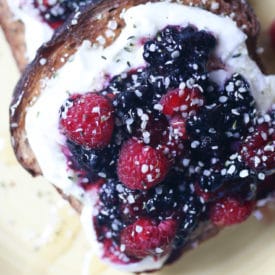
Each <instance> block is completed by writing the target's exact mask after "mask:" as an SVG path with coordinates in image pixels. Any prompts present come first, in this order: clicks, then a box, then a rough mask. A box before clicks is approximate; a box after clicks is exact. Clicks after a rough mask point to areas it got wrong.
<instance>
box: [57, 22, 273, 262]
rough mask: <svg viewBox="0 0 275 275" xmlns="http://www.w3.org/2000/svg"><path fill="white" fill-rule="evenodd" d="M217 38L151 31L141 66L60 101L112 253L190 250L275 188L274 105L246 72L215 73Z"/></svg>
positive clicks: (120, 257) (76, 162) (74, 160)
mask: <svg viewBox="0 0 275 275" xmlns="http://www.w3.org/2000/svg"><path fill="white" fill-rule="evenodd" d="M217 42H218V41H217V40H216V38H215V37H214V36H213V35H212V34H211V33H207V32H205V31H199V30H197V29H196V28H195V27H193V26H188V27H185V28H181V27H179V26H167V27H166V28H164V29H163V30H161V31H159V32H158V33H157V35H156V37H154V38H153V39H144V45H143V49H144V52H143V57H144V60H145V61H144V62H145V65H144V66H143V67H139V68H132V69H131V70H129V71H128V72H123V73H122V74H120V75H116V76H113V77H112V78H111V79H110V81H109V83H108V85H106V87H105V88H104V89H103V90H101V91H97V92H96V93H91V92H88V93H86V94H74V95H72V96H70V97H69V98H68V100H67V101H66V102H65V103H64V104H63V106H62V107H61V109H60V130H61V133H62V134H64V135H65V136H66V138H67V141H66V146H65V147H66V149H67V151H68V152H69V153H68V152H67V151H66V150H65V151H66V152H67V153H66V156H67V158H68V165H69V167H70V168H71V169H73V170H74V171H75V172H76V175H78V180H77V183H78V184H79V185H81V186H82V187H83V188H84V189H85V190H90V188H93V187H95V188H96V190H97V193H98V200H97V201H96V205H95V208H96V210H97V211H96V214H95V215H94V216H93V217H91V218H92V219H93V223H94V227H95V230H96V234H97V240H98V241H99V242H100V243H102V244H103V246H104V255H105V256H106V257H109V258H110V259H111V260H112V261H115V262H117V263H129V262H137V261H139V260H141V259H143V258H145V257H146V256H153V257H154V258H158V257H161V256H163V255H165V254H167V253H170V252H173V253H174V252H175V251H177V252H179V253H180V252H181V251H182V250H183V249H184V247H185V246H186V245H188V244H190V242H192V240H193V239H194V238H195V237H196V236H197V235H198V230H199V229H200V228H201V225H205V224H212V225H213V226H219V227H223V226H229V225H233V224H236V223H240V222H242V221H244V220H245V219H247V218H248V217H249V216H250V214H251V212H252V211H253V209H254V207H255V202H256V200H257V199H259V198H260V197H262V196H263V194H265V192H266V190H268V192H270V191H271V190H274V189H275V188H274V184H270V182H271V181H270V178H271V177H273V178H274V172H275V171H274V167H275V153H274V147H275V143H274V140H275V124H274V123H275V110H274V109H271V110H269V112H267V113H266V114H262V113H259V112H257V109H256V103H255V101H254V98H253V97H252V94H251V88H250V86H249V83H248V82H247V81H246V79H245V78H244V77H243V76H242V75H241V74H239V73H233V74H232V75H229V74H228V77H227V80H226V81H225V83H224V84H223V85H218V84H217V83H215V82H214V81H213V80H212V79H211V77H210V74H209V72H211V71H212V70H215V69H223V67H221V68H217V66H214V67H213V62H214V61H215V60H217V57H215V51H214V50H215V47H216V44H217ZM218 64H219V66H223V65H221V64H220V63H219V62H218ZM213 68H215V69H213ZM108 77H109V76H108ZM108 77H106V79H108ZM173 253H172V254H173Z"/></svg>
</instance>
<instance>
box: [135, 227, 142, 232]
mask: <svg viewBox="0 0 275 275" xmlns="http://www.w3.org/2000/svg"><path fill="white" fill-rule="evenodd" d="M135 230H136V232H137V233H141V232H142V231H143V227H142V226H140V225H137V226H136V229H135Z"/></svg>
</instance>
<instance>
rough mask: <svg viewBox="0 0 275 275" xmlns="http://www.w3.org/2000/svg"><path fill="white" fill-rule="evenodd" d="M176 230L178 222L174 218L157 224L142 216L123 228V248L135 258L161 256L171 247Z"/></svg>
mask: <svg viewBox="0 0 275 275" xmlns="http://www.w3.org/2000/svg"><path fill="white" fill-rule="evenodd" d="M176 230H177V224H176V222H175V221H174V220H172V219H167V220H164V221H161V222H160V223H159V224H156V223H155V222H154V221H152V220H150V219H148V218H141V219H139V220H137V221H136V222H135V223H133V224H131V225H129V226H127V227H126V228H124V229H123V230H122V233H121V250H124V249H125V254H127V255H129V256H132V257H135V258H144V257H146V256H149V255H151V256H161V255H163V254H166V253H167V252H168V251H169V250H170V249H171V245H172V240H173V239H174V237H175V234H176ZM122 248H123V249H122Z"/></svg>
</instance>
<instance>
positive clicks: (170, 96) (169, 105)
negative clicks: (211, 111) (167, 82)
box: [160, 87, 204, 117]
mask: <svg viewBox="0 0 275 275" xmlns="http://www.w3.org/2000/svg"><path fill="white" fill-rule="evenodd" d="M160 104H161V105H162V107H163V109H162V113H163V114H165V115H167V116H173V115H175V114H182V116H183V117H186V116H187V115H188V114H189V113H190V112H194V111H197V110H198V109H199V108H200V107H201V106H202V105H203V104H204V101H203V96H202V93H201V91H200V90H199V88H196V87H195V88H192V89H189V88H184V89H175V90H171V91H169V92H168V93H167V94H165V95H163V96H162V98H161V100H160Z"/></svg>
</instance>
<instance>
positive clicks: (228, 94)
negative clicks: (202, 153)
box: [219, 74, 256, 139]
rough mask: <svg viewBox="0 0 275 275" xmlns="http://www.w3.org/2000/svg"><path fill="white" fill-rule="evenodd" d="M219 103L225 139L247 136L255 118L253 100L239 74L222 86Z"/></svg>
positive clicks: (247, 85)
mask: <svg viewBox="0 0 275 275" xmlns="http://www.w3.org/2000/svg"><path fill="white" fill-rule="evenodd" d="M219 101H220V102H222V113H221V115H222V116H223V117H224V130H225V132H226V135H227V137H230V138H237V139H240V138H241V137H242V136H243V135H245V134H247V130H248V127H249V125H251V122H252V121H253V119H254V118H255V114H256V107H255V100H254V98H253V97H252V95H251V93H250V88H249V84H248V83H247V82H246V80H245V79H244V78H243V77H242V76H241V75H240V74H234V75H233V76H232V77H231V78H230V79H229V80H228V81H227V82H226V83H225V85H224V90H223V91H222V93H221V95H220V97H219Z"/></svg>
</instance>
